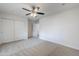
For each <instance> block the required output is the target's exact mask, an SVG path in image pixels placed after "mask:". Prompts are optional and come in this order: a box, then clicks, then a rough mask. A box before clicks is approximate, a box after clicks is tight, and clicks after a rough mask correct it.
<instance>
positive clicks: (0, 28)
mask: <svg viewBox="0 0 79 59" xmlns="http://www.w3.org/2000/svg"><path fill="white" fill-rule="evenodd" d="M27 23H28V22H27V20H26V19H23V18H15V19H13V18H1V17H0V44H2V43H5V42H11V41H17V40H22V39H27V37H28V35H27V33H28V29H27Z"/></svg>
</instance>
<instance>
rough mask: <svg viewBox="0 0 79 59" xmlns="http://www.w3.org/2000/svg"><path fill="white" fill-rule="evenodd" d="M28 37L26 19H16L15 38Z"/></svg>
mask: <svg viewBox="0 0 79 59" xmlns="http://www.w3.org/2000/svg"><path fill="white" fill-rule="evenodd" d="M21 39H27V32H26V25H25V22H24V21H20V20H17V21H15V40H21Z"/></svg>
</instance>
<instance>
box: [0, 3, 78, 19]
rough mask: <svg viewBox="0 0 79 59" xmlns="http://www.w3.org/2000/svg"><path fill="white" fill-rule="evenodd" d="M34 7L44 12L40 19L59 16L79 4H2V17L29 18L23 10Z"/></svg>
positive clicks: (0, 7) (0, 9) (0, 5)
mask: <svg viewBox="0 0 79 59" xmlns="http://www.w3.org/2000/svg"><path fill="white" fill-rule="evenodd" d="M32 6H39V7H40V11H41V12H44V13H45V15H44V16H39V17H47V16H50V15H54V14H57V13H59V12H62V11H65V10H68V9H71V8H74V7H78V6H79V4H78V3H65V4H63V3H0V16H1V15H2V16H1V17H5V16H4V15H7V16H8V17H9V16H10V17H11V15H15V16H19V17H22V18H27V16H25V14H27V13H28V12H27V11H25V10H23V9H22V8H27V9H31V7H32Z"/></svg>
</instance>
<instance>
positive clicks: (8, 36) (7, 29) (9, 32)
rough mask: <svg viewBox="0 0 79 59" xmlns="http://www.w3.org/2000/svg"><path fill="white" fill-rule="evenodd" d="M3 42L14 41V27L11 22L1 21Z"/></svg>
mask: <svg viewBox="0 0 79 59" xmlns="http://www.w3.org/2000/svg"><path fill="white" fill-rule="evenodd" d="M2 33H3V42H9V41H13V40H14V25H13V21H12V20H2Z"/></svg>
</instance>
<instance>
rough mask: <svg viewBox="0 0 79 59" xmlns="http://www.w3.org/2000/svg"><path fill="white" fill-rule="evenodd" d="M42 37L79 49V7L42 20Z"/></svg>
mask: <svg viewBox="0 0 79 59" xmlns="http://www.w3.org/2000/svg"><path fill="white" fill-rule="evenodd" d="M39 34H40V39H43V40H47V41H51V42H54V43H58V44H62V45H65V46H68V47H72V48H75V49H79V8H73V9H71V10H67V11H64V12H60V13H58V14H55V15H51V16H48V17H45V18H43V19H41V20H40V33H39Z"/></svg>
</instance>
